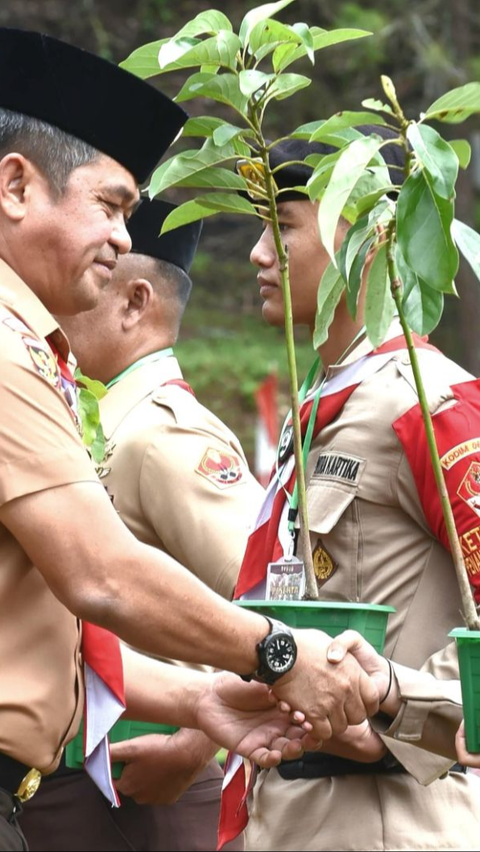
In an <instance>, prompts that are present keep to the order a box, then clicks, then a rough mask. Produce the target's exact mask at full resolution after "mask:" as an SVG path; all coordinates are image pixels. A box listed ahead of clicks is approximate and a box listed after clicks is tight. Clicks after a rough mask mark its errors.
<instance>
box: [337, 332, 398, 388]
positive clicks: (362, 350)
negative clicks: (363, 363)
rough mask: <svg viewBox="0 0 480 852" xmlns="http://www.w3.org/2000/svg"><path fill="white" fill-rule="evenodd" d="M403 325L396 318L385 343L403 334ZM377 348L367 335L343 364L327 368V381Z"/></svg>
mask: <svg viewBox="0 0 480 852" xmlns="http://www.w3.org/2000/svg"><path fill="white" fill-rule="evenodd" d="M402 334H403V331H402V326H401V324H400V320H399V319H398V318H395V319H394V320H393V321H392V324H391V325H390V328H389V329H388V332H387V335H386V337H385V340H384V341H383V342H384V343H387V341H389V340H393V338H394V337H399V335H402ZM374 350H375V347H374V346H373V344H372V343H371V342H370V340H369V339H368V337H367V336H366V335H365V336H364V337H363V339H362V340H360V341H359V342H358V343H357V345H356V346H354V348H353V349H352V350H351V352H349V354H348V355H347V357H346V358H345V359H344V360H343V361H342V362H341V364H332V366H331V367H329V368H328V370H327V376H326V378H327V381H329V380H330V379H332V378H333V377H334V376H335V375H337V374H338V373H341V372H342V370H344V369H345V367H349V366H350V365H351V364H354V363H355V361H358V360H359V359H360V358H364V357H365V355H370V353H371V352H373V351H374Z"/></svg>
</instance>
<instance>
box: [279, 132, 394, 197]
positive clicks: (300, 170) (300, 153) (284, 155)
mask: <svg viewBox="0 0 480 852" xmlns="http://www.w3.org/2000/svg"><path fill="white" fill-rule="evenodd" d="M356 130H358V131H359V132H360V133H363V135H364V136H369V135H370V134H371V133H377V134H378V136H381V137H382V139H385V140H387V139H397V138H398V133H395V131H393V130H390V129H389V128H388V127H384V126H383V125H381V124H379V125H377V124H375V125H374V124H368V125H367V124H364V125H361V126H360V127H357V128H356ZM337 151H338V148H335V147H333V145H328V144H326V143H324V142H307V141H305V140H304V139H285V140H284V141H282V142H279V143H278V145H275V146H274V147H273V148H272V149H271V151H270V154H269V161H270V167H271V168H272V169H276V168H277V167H278V166H281V165H282V163H289V162H290V161H295V162H292V165H288V166H285V168H281V169H279V170H278V171H276V172H275V175H274V177H275V183H276V184H277V187H278V189H287V190H288V187H295V186H305V185H306V184H307V182H308V180H309V178H310V177H311V175H312V172H313V168H312V167H311V166H308V165H306V164H305V163H304V162H303V160H305V157H308V156H309V155H310V154H321V155H322V156H323V155H325V154H334V153H336V152H337ZM381 155H382V157H383V159H384V160H385V163H386V164H387V166H388V167H389V168H388V170H389V173H390V179H391V181H392V183H395V184H400V183H402V181H403V170H404V168H405V153H404V150H403V148H402V147H401V146H400V145H388V144H387V145H385V146H384V147H382V149H381ZM298 161H302V162H298ZM280 199H281V200H282V201H292V200H307V199H308V196H307V195H304V194H303V193H301V192H295V190H292V191H291V192H288V191H287V192H282V194H281V195H280Z"/></svg>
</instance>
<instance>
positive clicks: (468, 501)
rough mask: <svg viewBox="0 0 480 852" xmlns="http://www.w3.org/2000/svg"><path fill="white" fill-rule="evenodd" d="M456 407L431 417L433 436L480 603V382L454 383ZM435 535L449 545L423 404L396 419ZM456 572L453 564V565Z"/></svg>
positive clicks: (428, 521) (449, 407)
mask: <svg viewBox="0 0 480 852" xmlns="http://www.w3.org/2000/svg"><path fill="white" fill-rule="evenodd" d="M452 392H453V396H454V399H455V402H454V404H453V405H449V406H448V407H443V408H442V409H440V410H439V411H438V412H437V413H435V414H434V416H433V425H434V430H435V437H436V441H437V446H438V450H439V455H440V459H441V464H442V468H443V473H444V476H445V482H446V486H447V490H448V494H449V498H450V503H451V505H452V510H453V514H454V518H455V523H456V527H457V533H458V535H459V539H460V544H461V548H462V552H463V555H464V559H465V566H466V569H467V572H468V577H469V580H470V584H471V585H472V587H473V590H474V594H475V599H476V601H477V603H479V602H480V380H475V381H470V382H462V383H461V384H457V385H453V386H452ZM393 428H394V429H395V432H396V434H397V436H398V438H399V440H400V442H401V444H402V446H403V449H404V451H405V455H406V458H407V460H408V463H409V466H410V469H411V471H412V474H413V478H414V480H415V485H416V489H417V492H418V496H419V499H420V503H421V506H422V510H423V513H424V515H425V518H426V520H427V523H428V525H429V528H430V530H431V531H432V533H433V535H434V536H435V537H436V538H437V539H438V540H439V541H440V542H441V543H442V544H443V545H444V547H445V548H447V549H449V544H448V538H447V533H446V528H445V523H444V520H443V513H442V508H441V504H440V500H439V497H438V493H437V489H436V485H435V479H434V474H433V469H432V464H431V461H430V456H429V452H428V446H427V440H426V435H425V429H424V426H423V421H422V414H421V410H420V406H419V405H415V406H414V407H413V408H411V409H410V410H409V411H407V412H406V414H404V415H403V416H402V417H400V418H399V419H398V420H396V421H395V423H394V424H393ZM452 570H453V567H452Z"/></svg>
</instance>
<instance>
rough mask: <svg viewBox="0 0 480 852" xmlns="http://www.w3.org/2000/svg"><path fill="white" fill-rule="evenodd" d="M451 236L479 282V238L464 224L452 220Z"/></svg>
mask: <svg viewBox="0 0 480 852" xmlns="http://www.w3.org/2000/svg"><path fill="white" fill-rule="evenodd" d="M452 236H453V239H454V240H455V243H456V244H457V246H458V248H459V249H460V251H461V252H462V254H463V256H464V258H465V260H466V261H467V263H469V264H470V266H471V267H472V269H473V271H474V273H475V275H476V276H477V278H478V279H479V280H480V236H479V234H477V232H476V231H474V230H473V228H470V226H469V225H466V224H465V222H459V221H458V219H454V220H453V224H452Z"/></svg>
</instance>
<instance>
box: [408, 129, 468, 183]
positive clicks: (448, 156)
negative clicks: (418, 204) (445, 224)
mask: <svg viewBox="0 0 480 852" xmlns="http://www.w3.org/2000/svg"><path fill="white" fill-rule="evenodd" d="M407 139H408V141H409V142H410V145H411V146H412V148H413V150H414V151H415V154H416V155H417V160H418V162H419V164H420V166H421V167H422V168H423V169H425V175H424V177H425V180H426V181H427V183H428V184H429V185H430V186H431V187H432V190H433V191H434V192H436V194H437V195H440V196H441V198H453V196H454V193H455V181H456V180H457V176H458V158H457V155H456V153H455V151H454V150H453V148H452V147H451V145H449V144H448V142H446V141H445V139H442V137H441V136H440V134H439V133H437V131H436V130H434V129H433V127H429V126H428V124H416V123H415V122H412V123H411V124H410V125H409V127H408V129H407Z"/></svg>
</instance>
